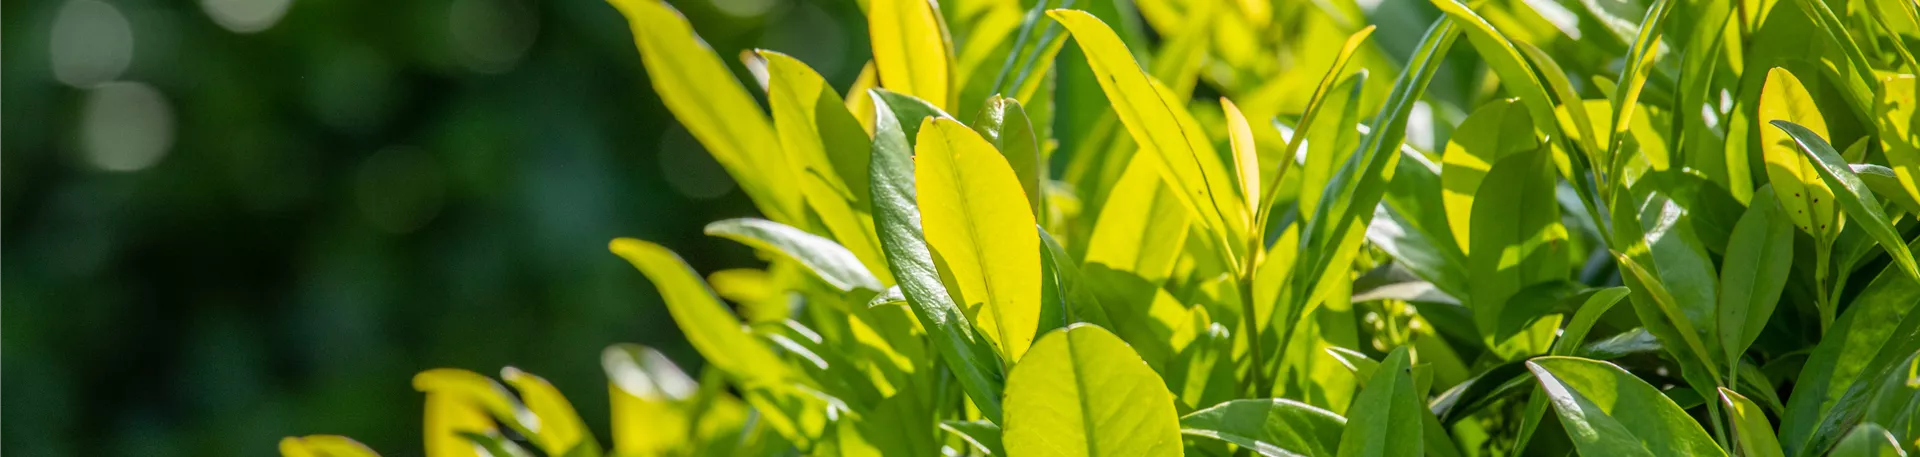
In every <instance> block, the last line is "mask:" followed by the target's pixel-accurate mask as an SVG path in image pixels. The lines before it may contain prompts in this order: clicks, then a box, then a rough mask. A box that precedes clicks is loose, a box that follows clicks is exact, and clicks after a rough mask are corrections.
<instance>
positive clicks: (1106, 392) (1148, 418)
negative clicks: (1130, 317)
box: [1002, 324, 1182, 456]
mask: <svg viewBox="0 0 1920 457" xmlns="http://www.w3.org/2000/svg"><path fill="white" fill-rule="evenodd" d="M1004 424H1005V425H1006V426H1005V427H1004V428H1003V430H1005V433H1004V435H1003V436H1002V438H1003V439H1004V440H1005V444H1006V447H1007V452H1008V453H1009V455H1018V456H1159V455H1181V454H1182V448H1181V444H1180V426H1179V422H1178V416H1176V415H1175V414H1174V409H1173V395H1172V394H1171V393H1168V392H1167V389H1166V387H1165V384H1164V383H1162V382H1161V380H1160V376H1159V375H1158V374H1155V373H1154V372H1153V370H1150V369H1148V368H1147V366H1146V364H1145V363H1143V362H1142V361H1141V360H1140V356H1139V355H1136V354H1134V352H1133V350H1132V349H1131V348H1129V347H1127V344H1126V343H1124V342H1121V341H1120V338H1118V337H1115V336H1113V334H1112V333H1109V332H1107V330H1106V329H1103V328H1100V327H1097V326H1092V325H1086V324H1076V325H1073V326H1070V327H1067V328H1066V329H1065V330H1060V331H1056V332H1053V333H1049V334H1047V336H1045V337H1042V338H1040V340H1039V341H1038V342H1036V343H1034V345H1033V349H1032V350H1031V351H1029V352H1028V353H1027V357H1026V358H1024V359H1022V360H1021V361H1020V363H1019V364H1016V365H1014V367H1013V372H1012V374H1010V375H1008V377H1007V398H1006V422H1004Z"/></svg>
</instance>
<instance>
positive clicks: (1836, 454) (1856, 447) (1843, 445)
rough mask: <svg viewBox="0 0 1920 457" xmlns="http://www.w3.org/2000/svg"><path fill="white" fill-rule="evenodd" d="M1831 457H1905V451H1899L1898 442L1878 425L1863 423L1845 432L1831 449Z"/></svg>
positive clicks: (1829, 454) (1891, 434)
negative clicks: (1843, 436)
mask: <svg viewBox="0 0 1920 457" xmlns="http://www.w3.org/2000/svg"><path fill="white" fill-rule="evenodd" d="M1827 455H1828V456H1831V457H1906V455H1907V453H1906V451H1903V450H1901V449H1900V440H1899V439H1897V438H1895V437H1894V436H1893V433H1891V432H1888V431H1887V429H1886V428H1883V427H1881V426H1880V425H1878V424H1873V423H1865V424H1860V425H1859V426H1856V427H1854V428H1853V431H1851V432H1847V436H1846V437H1845V438H1841V439H1840V444H1839V445H1837V446H1834V447H1833V452H1831V453H1828V454H1827Z"/></svg>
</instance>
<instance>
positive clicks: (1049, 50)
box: [993, 0, 1072, 104]
mask: <svg viewBox="0 0 1920 457" xmlns="http://www.w3.org/2000/svg"><path fill="white" fill-rule="evenodd" d="M1070 1H1072V0H1064V1H1063V0H1045V1H1038V2H1034V5H1033V7H1032V8H1030V9H1028V10H1027V12H1026V15H1025V17H1023V18H1022V19H1021V20H1020V30H1019V32H1017V33H1019V35H1017V36H1016V38H1014V41H1013V49H1012V51H1013V52H1010V53H1008V54H1007V61H1006V63H1004V64H1002V65H1001V66H1000V73H999V74H998V75H997V76H995V77H994V85H993V87H994V91H993V92H994V93H996V94H1005V95H1007V96H1010V97H1013V98H1014V99H1015V100H1019V101H1020V103H1022V104H1031V103H1034V100H1035V94H1036V93H1037V92H1038V91H1039V89H1040V84H1041V83H1042V81H1044V80H1045V79H1046V77H1045V76H1046V74H1047V72H1048V70H1051V69H1052V68H1053V61H1054V56H1055V55H1058V54H1059V53H1060V48H1061V47H1062V46H1065V45H1066V44H1067V40H1066V38H1067V37H1066V35H1064V34H1061V33H1060V30H1059V29H1058V28H1056V27H1055V26H1056V25H1058V24H1056V23H1055V22H1054V21H1052V20H1051V19H1050V18H1048V17H1046V15H1045V13H1046V12H1047V11H1048V10H1051V9H1054V8H1059V7H1061V5H1062V3H1064V2H1070Z"/></svg>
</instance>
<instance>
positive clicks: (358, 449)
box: [280, 435, 380, 457]
mask: <svg viewBox="0 0 1920 457" xmlns="http://www.w3.org/2000/svg"><path fill="white" fill-rule="evenodd" d="M280 457H380V454H379V453H377V452H373V449H371V448H368V447H367V445H364V444H360V442H359V441H354V440H353V439H352V438H347V437H344V436H340V435H307V436H298V437H295V436H289V437H286V438H281V439H280Z"/></svg>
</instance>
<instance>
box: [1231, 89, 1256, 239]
mask: <svg viewBox="0 0 1920 457" xmlns="http://www.w3.org/2000/svg"><path fill="white" fill-rule="evenodd" d="M1220 108H1221V110H1222V111H1225V112H1226V115H1227V140H1228V144H1229V145H1231V146H1233V165H1234V169H1233V172H1234V175H1235V176H1236V177H1238V178H1239V181H1240V195H1245V196H1247V199H1246V200H1247V202H1249V203H1253V202H1256V200H1254V199H1253V197H1254V196H1257V195H1260V152H1259V151H1258V150H1256V149H1254V146H1253V127H1252V126H1249V125H1247V115H1246V113H1242V112H1240V107H1239V106H1234V104H1233V100H1228V99H1227V98H1226V97H1220ZM1259 210H1260V209H1259V208H1247V211H1248V214H1253V213H1257V212H1259ZM1259 229H1260V227H1248V231H1249V232H1252V231H1257V230H1259ZM1263 241H1264V240H1263Z"/></svg>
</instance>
